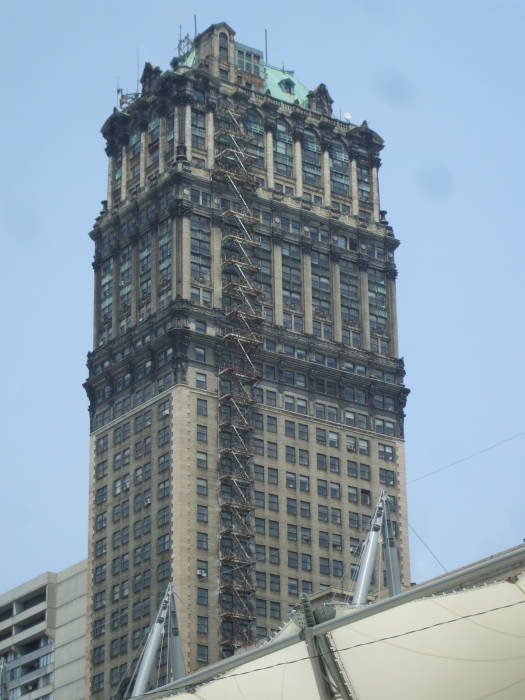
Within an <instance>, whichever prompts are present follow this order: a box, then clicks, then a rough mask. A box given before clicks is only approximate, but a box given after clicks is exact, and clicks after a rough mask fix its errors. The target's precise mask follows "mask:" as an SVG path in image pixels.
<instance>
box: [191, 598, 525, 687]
mask: <svg viewBox="0 0 525 700" xmlns="http://www.w3.org/2000/svg"><path fill="white" fill-rule="evenodd" d="M524 603H525V600H518V601H516V602H515V603H508V604H507V605H499V606H497V607H495V608H490V609H489V610H481V611H480V612H475V613H469V614H468V615H461V616H460V617H454V618H452V619H451V620H442V621H441V622H434V623H433V624H431V625H425V626H424V627H418V628H417V629H414V630H409V631H408V632H399V634H391V635H389V636H388V637H380V638H379V639H371V640H369V641H368V642H359V643H358V644H351V645H350V646H347V647H341V648H339V647H336V646H334V647H333V650H334V651H337V652H342V651H351V650H352V649H359V648H361V647H367V646H372V645H373V644H379V643H380V642H389V641H391V640H393V639H401V638H403V637H408V636H410V635H412V634H417V633H418V632H426V631H427V630H430V629H435V628H436V627H444V626H445V625H450V624H452V623H454V622H460V621H461V620H470V619H472V618H474V617H481V616H482V615H488V614H489V613H491V612H498V611H499V610H507V609H509V608H514V607H516V606H518V605H523V604H524ZM328 654H329V652H326V653H321V654H312V655H311V656H310V655H307V656H302V657H301V658H299V659H292V660H290V661H279V662H278V663H275V664H269V665H268V666H261V667H260V668H252V669H250V670H249V671H240V672H238V673H231V674H229V675H224V676H218V677H217V678H214V679H213V680H214V681H220V680H229V679H230V678H239V677H240V676H249V675H250V674H251V673H258V672H259V671H269V670H270V669H272V668H279V667H281V666H291V665H292V664H297V663H300V662H302V661H310V660H312V659H321V658H323V656H327V655H328ZM522 658H525V655H520V656H516V657H513V660H517V659H522ZM177 690H183V688H178V689H177Z"/></svg>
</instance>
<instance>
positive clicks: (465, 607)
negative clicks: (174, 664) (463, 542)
mask: <svg viewBox="0 0 525 700" xmlns="http://www.w3.org/2000/svg"><path fill="white" fill-rule="evenodd" d="M450 577H451V578H453V575H450ZM456 578H458V580H459V579H460V577H459V576H456ZM456 585H458V584H456ZM425 586H426V590H429V592H434V591H435V589H436V586H435V584H434V591H433V590H432V585H430V584H422V585H421V586H418V587H416V588H418V589H420V590H421V592H422V594H424V593H425ZM449 588H450V586H449ZM414 591H415V589H411V590H409V591H406V592H404V593H402V594H400V595H399V596H396V597H395V598H391V599H388V600H385V601H380V602H379V603H375V604H371V605H368V606H364V607H362V608H359V609H352V608H350V612H349V608H348V607H342V608H339V609H338V612H337V615H336V617H335V618H333V619H329V620H327V621H326V622H321V623H320V624H316V625H315V626H312V627H306V640H305V639H304V638H303V639H302V638H301V637H304V634H302V633H301V628H300V627H299V626H298V625H297V624H296V623H295V622H290V623H288V624H287V625H286V626H285V627H284V628H283V630H282V631H281V632H280V633H279V634H278V635H277V636H276V637H275V638H274V639H273V640H271V641H270V642H269V643H267V644H266V645H264V646H263V647H262V648H258V649H256V650H254V651H251V652H247V653H246V654H243V655H240V656H239V657H233V659H231V660H230V659H228V660H227V665H228V666H229V667H230V668H229V670H226V669H224V671H225V672H222V671H221V668H224V664H225V662H221V663H219V664H217V665H216V670H215V678H214V679H213V680H210V681H208V682H206V681H205V679H204V678H202V675H203V674H202V672H198V673H197V674H194V675H193V676H188V677H186V678H185V679H181V681H179V682H177V683H176V684H174V685H175V686H176V687H177V689H176V690H175V688H173V690H170V689H168V688H167V687H166V688H164V690H163V692H162V691H160V692H159V691H156V692H155V693H154V694H153V693H152V696H154V697H155V698H160V697H163V698H177V700H195V699H196V698H199V699H200V700H277V699H281V698H284V699H287V700H288V699H289V698H300V699H301V700H326V699H327V698H330V697H334V694H332V692H331V691H330V689H329V688H328V691H327V686H326V682H325V683H323V680H322V676H323V670H322V671H321V674H319V669H318V668H317V670H316V664H317V666H319V663H318V661H317V660H318V659H319V657H320V658H321V660H322V661H323V662H324V660H325V659H324V658H323V657H327V656H329V655H331V656H332V659H333V660H334V661H335V664H336V666H337V668H338V669H339V670H340V676H339V680H340V681H341V678H343V679H344V683H343V684H341V682H339V686H338V688H337V690H338V691H341V685H344V686H345V687H343V688H342V697H343V698H352V700H378V699H379V698H388V699H389V700H422V699H423V698H424V699H425V700H443V699H444V698H446V700H484V699H485V698H495V699H496V698H497V700H518V699H520V700H521V699H523V698H525V574H521V575H519V576H514V577H512V578H510V579H509V580H503V581H499V582H495V583H488V584H485V585H481V586H478V587H474V588H466V589H463V590H456V591H453V592H449V593H441V594H439V595H435V594H434V595H431V596H430V597H422V598H421V597H420V598H417V597H416V594H415V593H414ZM403 600H406V601H407V602H402V601H403ZM374 611H375V612H374ZM372 613H374V614H372ZM320 639H324V640H327V641H328V647H326V648H327V649H329V651H328V652H323V651H319V646H317V647H316V646H315V644H319V640H320ZM313 640H317V641H316V642H314V645H313V646H312V643H313ZM243 659H245V660H243ZM221 664H222V667H221ZM332 668H333V665H332ZM324 670H325V671H326V666H325V667H324ZM209 672H212V673H213V667H210V670H209ZM219 672H222V675H220V676H218V677H217V674H218V673H219ZM332 675H333V674H332ZM200 678H202V680H203V681H205V682H204V683H202V684H201V685H199V683H201V682H202V681H201V680H200ZM320 678H321V680H320ZM336 685H337V683H336ZM172 687H173V686H172ZM190 688H191V689H190ZM334 690H335V688H334ZM335 696H338V694H337V692H336V695H335ZM144 697H148V696H144ZM149 697H151V696H149Z"/></svg>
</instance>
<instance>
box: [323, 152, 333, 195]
mask: <svg viewBox="0 0 525 700" xmlns="http://www.w3.org/2000/svg"><path fill="white" fill-rule="evenodd" d="M322 148H323V150H322V152H321V182H322V184H323V204H324V205H325V207H329V206H330V205H331V204H332V191H331V188H330V151H329V150H328V144H323V146H322Z"/></svg>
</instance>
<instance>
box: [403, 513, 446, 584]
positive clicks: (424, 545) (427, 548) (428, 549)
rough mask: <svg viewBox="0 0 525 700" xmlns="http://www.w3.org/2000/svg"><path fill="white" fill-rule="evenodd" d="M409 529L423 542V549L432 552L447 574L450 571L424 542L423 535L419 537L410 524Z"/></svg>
mask: <svg viewBox="0 0 525 700" xmlns="http://www.w3.org/2000/svg"><path fill="white" fill-rule="evenodd" d="M408 527H409V528H410V529H411V530H412V532H413V533H414V535H415V536H416V537H417V538H418V540H419V541H420V542H421V544H422V545H423V547H424V548H425V549H426V550H427V551H428V552H430V554H431V555H432V556H433V557H434V559H435V560H436V561H437V563H438V564H439V565H440V567H441V568H442V569H443V571H444V572H445V573H447V572H448V569H447V568H446V566H445V565H444V564H443V563H442V562H440V561H439V559H438V558H437V556H436V555H435V554H434V552H433V551H432V550H431V549H430V547H429V546H428V544H427V543H426V542H425V541H424V539H423V538H422V537H421V535H418V533H417V532H416V531H415V530H414V528H413V527H412V525H411V524H410V523H408Z"/></svg>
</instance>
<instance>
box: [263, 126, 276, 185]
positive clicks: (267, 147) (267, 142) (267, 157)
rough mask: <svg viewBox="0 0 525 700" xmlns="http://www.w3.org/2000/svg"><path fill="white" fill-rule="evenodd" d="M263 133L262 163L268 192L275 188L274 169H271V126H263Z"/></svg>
mask: <svg viewBox="0 0 525 700" xmlns="http://www.w3.org/2000/svg"><path fill="white" fill-rule="evenodd" d="M264 128H265V133H264V162H265V165H266V186H267V187H268V189H269V190H273V188H274V187H275V180H274V169H273V131H272V128H273V125H271V124H265V125H264Z"/></svg>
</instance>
